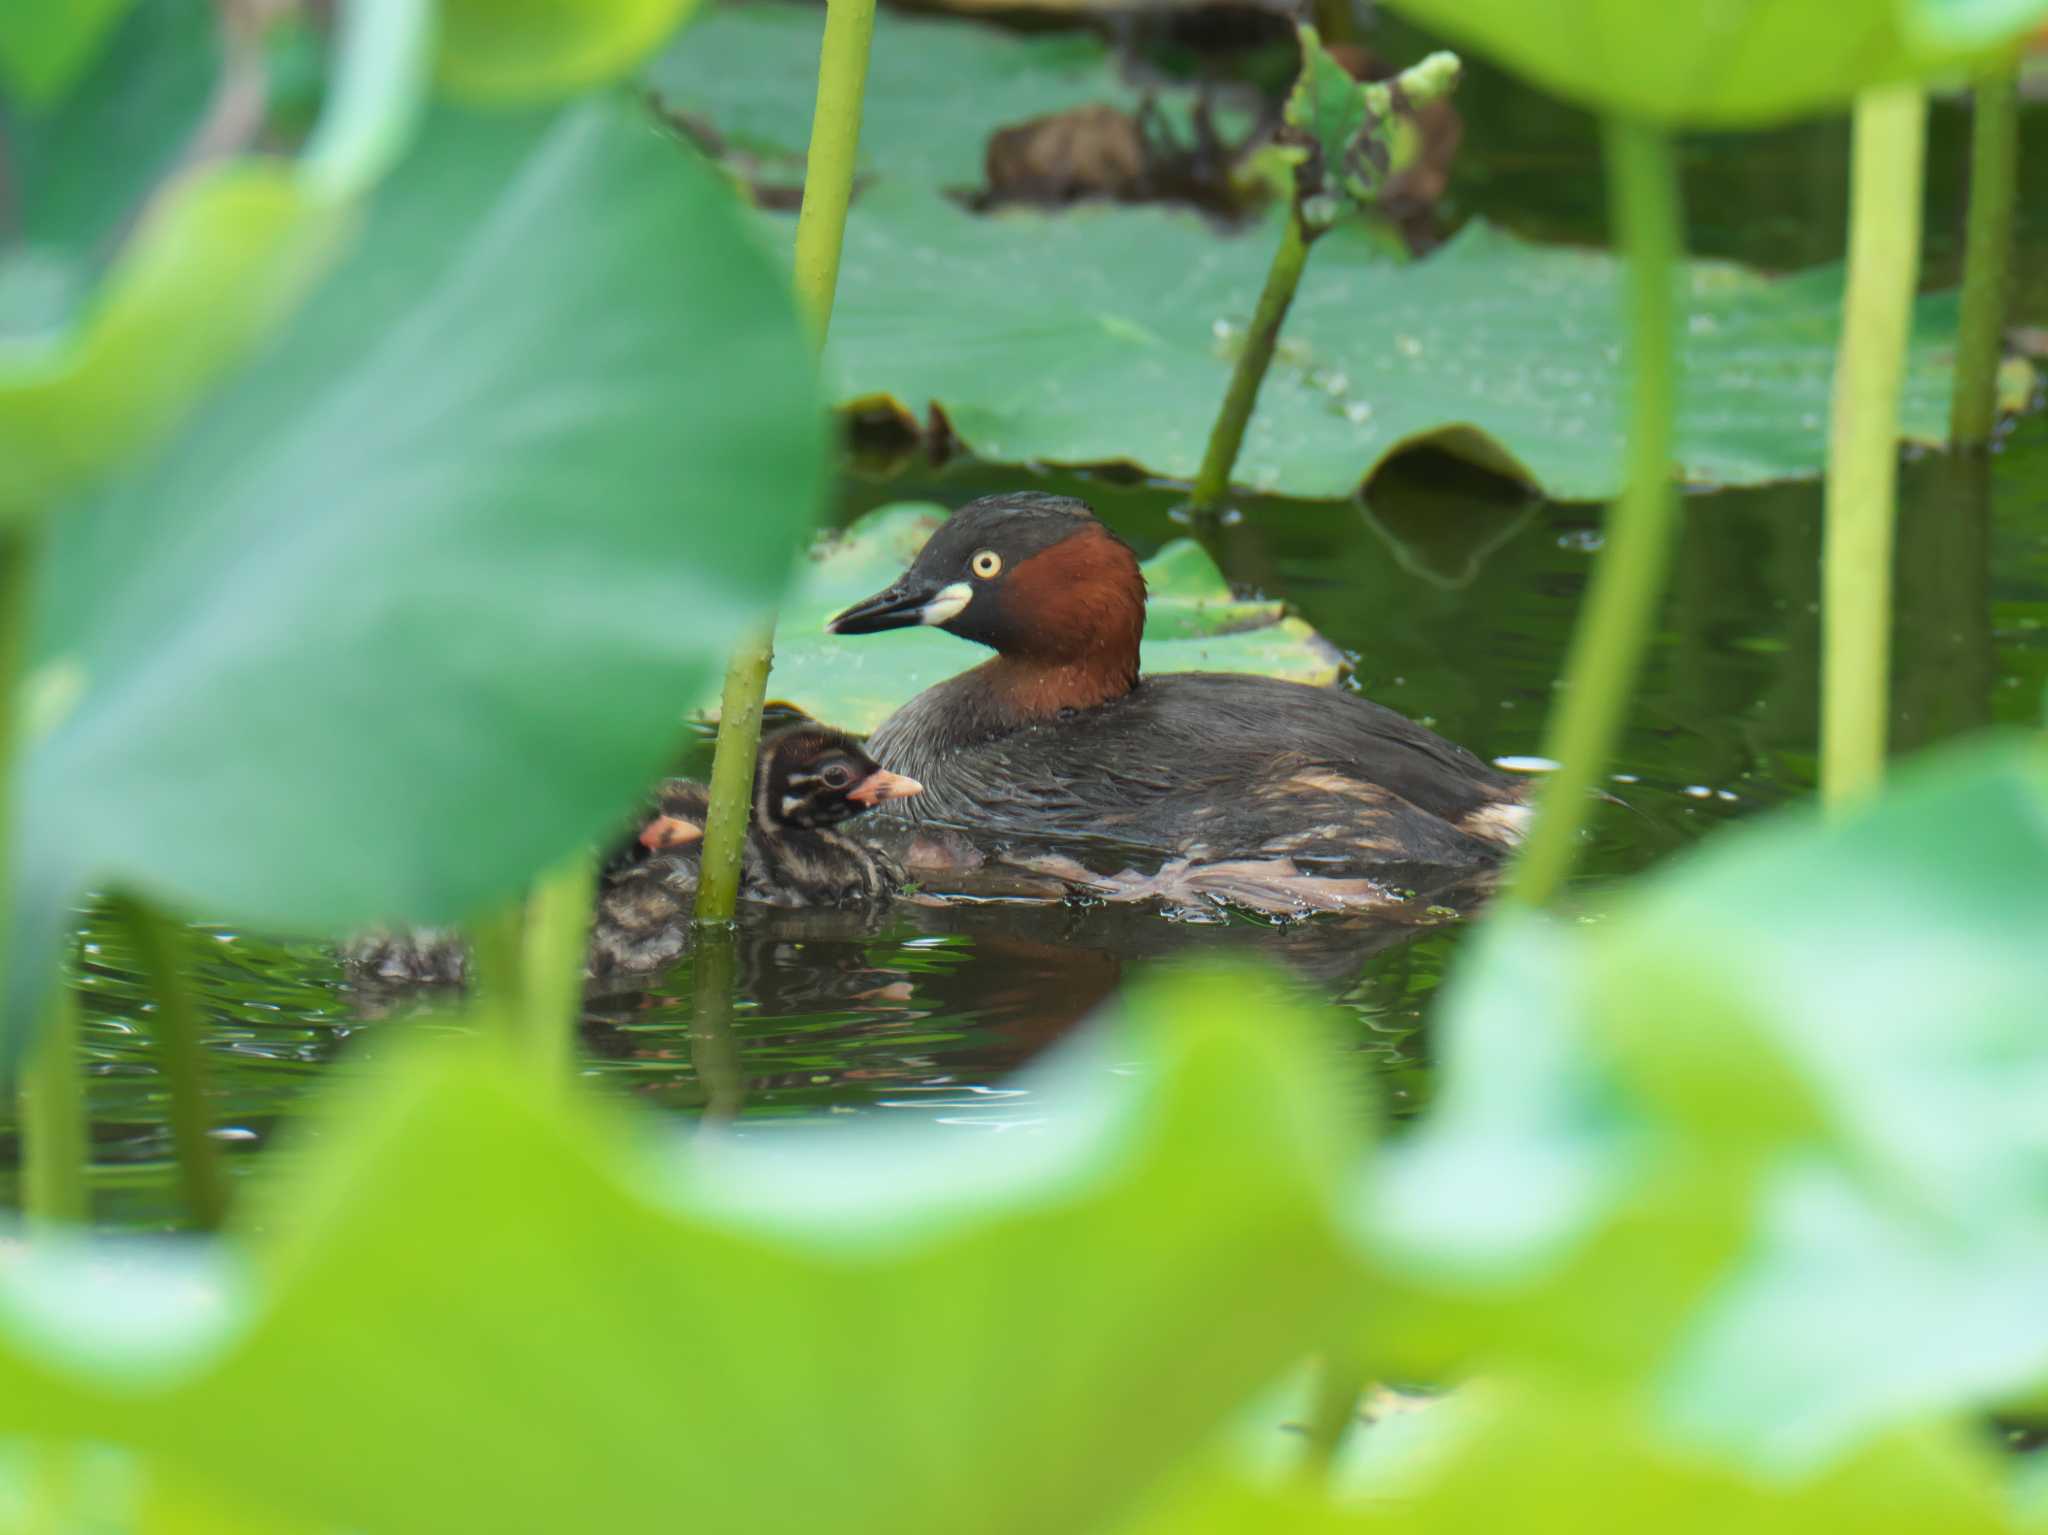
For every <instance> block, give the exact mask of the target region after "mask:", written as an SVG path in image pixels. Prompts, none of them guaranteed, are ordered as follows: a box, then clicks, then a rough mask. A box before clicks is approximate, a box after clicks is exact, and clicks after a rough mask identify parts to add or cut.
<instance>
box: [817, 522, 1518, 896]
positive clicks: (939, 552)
mask: <svg viewBox="0 0 2048 1535" xmlns="http://www.w3.org/2000/svg"><path fill="white" fill-rule="evenodd" d="M915 624H932V625H936V626H938V627H939V628H942V629H945V630H946V631H948V632H949V633H952V634H957V635H959V636H960V637H961V638H962V639H969V640H974V641H977V642H978V643H980V644H983V645H987V646H989V647H990V648H992V649H993V650H994V651H995V652H996V657H995V659H994V660H992V661H989V662H985V663H984V664H982V665H981V666H977V667H975V668H973V669H972V670H970V671H967V672H963V673H962V674H960V675H959V676H957V677H953V678H950V679H948V680H947V681H945V682H941V683H938V684H936V685H935V686H933V687H930V688H927V689H925V691H924V692H922V693H920V694H918V696H917V697H915V698H913V699H911V700H910V702H909V703H907V704H905V705H904V706H903V707H902V708H900V709H898V710H897V711H896V712H895V713H894V714H892V715H890V716H889V718H888V719H887V720H885V721H883V723H882V725H881V727H880V728H879V729H878V730H876V732H875V733H874V735H873V736H872V737H871V738H870V739H869V742H868V749H869V750H870V751H872V752H874V753H875V754H876V755H877V756H880V757H882V758H883V759H884V760H886V761H888V762H891V763H894V764H896V765H897V766H899V767H901V768H902V769H904V770H905V771H906V772H909V773H913V774H915V775H916V776H917V778H918V779H919V780H920V781H921V782H922V783H923V785H924V793H923V794H922V795H921V796H920V797H919V798H918V799H917V800H916V801H915V802H914V803H912V804H910V805H907V806H905V807H903V808H902V809H901V810H900V811H898V812H896V813H899V814H907V815H908V816H910V817H911V818H912V819H914V820H919V821H928V822H933V823H938V824H943V825H951V826H957V827H961V828H964V829H967V830H970V831H984V832H994V833H997V834H1005V835H1021V836H1032V837H1044V838H1052V839H1065V838H1077V839H1082V840H1084V841H1103V840H1107V841H1111V842H1115V843H1119V844H1123V845H1125V846H1128V847H1137V848H1143V849H1146V850H1148V851H1152V852H1157V853H1163V854H1167V855H1169V856H1171V857H1175V858H1179V859H1188V860H1194V861H1196V862H1223V861H1230V860H1245V859H1271V860H1283V861H1285V862H1287V863H1289V864H1292V865H1294V866H1297V867H1301V868H1304V869H1307V868H1313V869H1315V870H1317V871H1319V872H1326V873H1327V872H1342V871H1348V872H1362V871H1368V870H1370V871H1390V870H1393V869H1396V868H1426V869H1433V870H1444V869H1448V870H1458V869H1470V868H1476V867H1479V866H1482V865H1485V864H1488V863H1491V862H1494V861H1496V860H1498V859H1499V857H1500V856H1501V854H1502V852H1503V851H1504V850H1505V849H1507V848H1510V847H1512V846H1513V845H1514V844H1515V843H1516V842H1518V841H1519V840H1520V839H1521V836H1522V832H1523V827H1524V824H1525V822H1526V819H1527V817H1528V813H1529V812H1528V807H1527V805H1526V804H1525V803H1524V801H1525V797H1526V793H1527V791H1526V788H1525V786H1524V785H1523V784H1521V783H1519V782H1517V781H1515V780H1513V779H1511V778H1508V777H1507V776H1506V775H1504V774H1501V773H1499V772H1496V771H1495V770H1494V769H1493V768H1491V767H1489V766H1488V765H1487V764H1486V763H1484V762H1481V761H1480V760H1479V759H1478V758H1477V757H1475V756H1473V755H1472V754H1471V753H1470V752H1468V751H1466V750H1465V749H1464V748H1463V747H1460V746H1455V745H1453V744H1452V743H1451V742H1449V741H1446V740H1444V739H1443V738H1442V737H1441V736H1438V735H1436V734H1434V733H1432V732H1431V731H1428V730H1425V729H1423V728H1422V727H1421V726H1420V725H1417V724H1414V723H1412V722H1411V721H1409V720H1407V719H1404V718H1402V717H1401V716H1400V715H1398V714H1396V713H1394V712H1393V711H1392V710H1391V709H1387V708H1383V707H1382V706H1380V705H1379V704H1375V703H1372V702H1369V701H1368V700H1366V699H1364V698H1360V697H1358V696H1357V695H1356V694H1353V693H1348V692H1344V691H1342V690H1339V689H1332V688H1318V687H1310V686H1307V685H1305V684H1302V683H1295V682H1281V681H1277V680H1275V679H1273V678H1269V677H1257V676H1248V675H1240V674H1236V673H1223V672H1175V673H1168V674H1165V675H1161V676H1151V677H1145V678H1140V677H1139V675H1138V645H1139V639H1140V636H1141V635H1142V634H1143V631H1144V626H1145V578H1144V576H1143V575H1142V573H1141V572H1140V571H1139V569H1138V559H1137V556H1136V555H1135V554H1133V553H1132V552H1131V549H1130V546H1129V545H1127V544H1126V543H1124V541H1123V540H1122V539H1120V538H1118V537H1117V536H1116V535H1115V534H1114V533H1112V532H1111V531H1110V530H1109V529H1108V528H1107V527H1105V526H1104V525H1103V524H1102V523H1101V522H1100V521H1098V520H1097V519H1096V517H1095V515H1094V513H1092V512H1091V511H1090V510H1089V509H1088V507H1087V506H1085V505H1084V504H1083V503H1081V502H1079V501H1076V500H1073V499H1071V498H1069V497H1063V496H1049V495H1043V494H1039V493H1036V492H1025V493H1020V494H1011V495H1001V496H987V497H984V498H982V499H981V500H979V501H974V502H970V503H969V504H968V505H966V506H963V507H961V508H960V509H959V510H958V511H956V512H954V513H953V515H952V517H951V518H950V519H948V521H947V522H946V523H945V525H944V526H943V527H941V528H940V529H939V530H938V531H937V532H936V533H934V534H933V535H932V536H931V539H930V540H929V541H928V542H927V543H926V544H925V546H924V548H923V549H922V550H921V551H920V552H919V554H918V556H917V558H916V560H915V561H914V562H913V563H912V564H911V567H910V569H909V570H907V571H905V572H904V574H903V575H902V577H901V578H900V579H899V580H897V582H896V583H895V584H894V585H893V586H891V587H889V588H888V589H887V590H886V591H883V592H879V593H877V594H876V595H875V596H873V597H870V598H869V599H868V600H867V601H865V602H859V603H855V604H854V605H853V606H852V607H850V608H848V609H847V610H846V611H845V612H843V613H841V614H840V615H839V616H838V617H836V618H834V619H833V620H832V621H831V622H830V624H829V625H828V626H827V627H828V628H829V629H830V630H831V631H832V632H833V633H835V634H873V633H876V632H878V631H881V630H884V629H898V628H906V627H909V626H911V625H915Z"/></svg>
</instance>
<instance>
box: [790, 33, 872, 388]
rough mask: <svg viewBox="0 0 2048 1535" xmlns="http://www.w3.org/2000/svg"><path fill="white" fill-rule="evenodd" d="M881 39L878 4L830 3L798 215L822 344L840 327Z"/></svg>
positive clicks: (800, 268)
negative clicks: (838, 308) (850, 216)
mask: <svg viewBox="0 0 2048 1535" xmlns="http://www.w3.org/2000/svg"><path fill="white" fill-rule="evenodd" d="M874 36H875V0H827V4H826V6H825V41H824V44H823V45H822V47H821V48H820V49H819V53H818V101H817V106H816V107H815V108H814V109H813V111H812V113H811V148H810V154H809V156H808V158H806V160H805V161H804V200H803V206H802V207H801V208H799V209H798V210H797V215H796V296H797V300H798V302H800V303H801V304H802V305H803V306H804V313H805V314H806V315H807V316H809V318H810V322H811V334H812V335H813V337H814V338H815V339H816V341H817V343H818V345H819V346H820V347H823V346H824V344H825V333H826V332H827V331H829V330H830V329H831V328H832V298H833V295H834V294H835V293H837V292H838V291H839V252H840V248H841V247H842V246H843V245H844V244H845V243H846V209H847V205H848V204H849V203H851V202H852V201H853V166H854V158H855V156H856V154H857V152H858V151H859V149H860V111H861V98H862V96H863V94H864V93H865V92H866V90H867V82H868V50H869V45H870V44H871V43H872V42H873V41H874Z"/></svg>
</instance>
